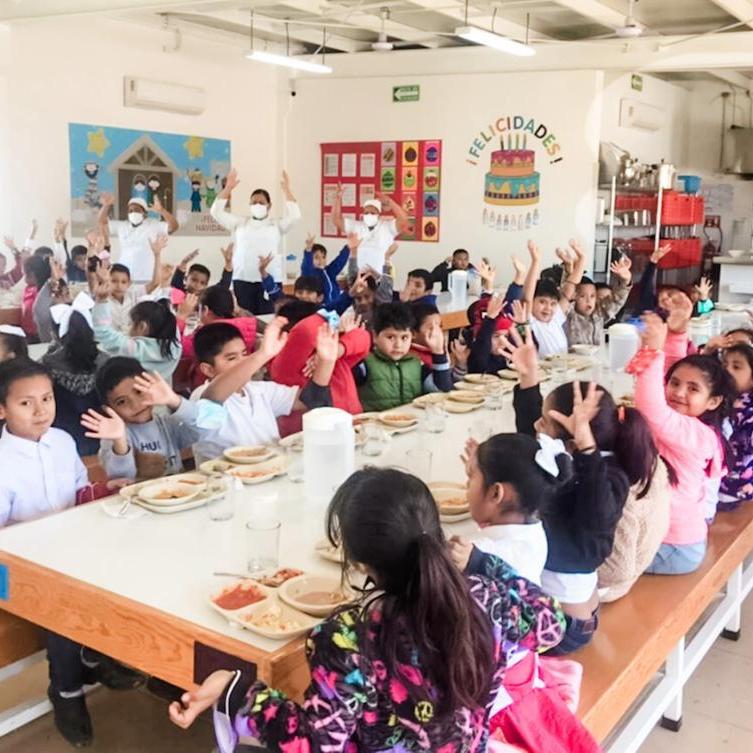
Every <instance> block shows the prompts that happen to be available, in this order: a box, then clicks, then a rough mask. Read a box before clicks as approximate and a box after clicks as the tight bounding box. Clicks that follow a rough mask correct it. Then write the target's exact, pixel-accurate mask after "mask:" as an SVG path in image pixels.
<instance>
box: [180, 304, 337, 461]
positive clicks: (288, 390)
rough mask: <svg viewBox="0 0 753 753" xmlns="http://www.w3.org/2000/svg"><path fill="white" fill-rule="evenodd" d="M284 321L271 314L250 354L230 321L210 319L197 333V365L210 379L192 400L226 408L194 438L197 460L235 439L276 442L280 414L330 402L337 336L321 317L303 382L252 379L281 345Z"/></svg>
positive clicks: (215, 453) (236, 442)
mask: <svg viewBox="0 0 753 753" xmlns="http://www.w3.org/2000/svg"><path fill="white" fill-rule="evenodd" d="M285 324H286V320H285V319H283V318H281V317H277V318H275V319H273V320H272V321H271V322H270V323H269V324H268V325H267V328H266V329H265V330H264V337H263V338H262V341H261V344H260V346H259V348H258V349H257V350H256V351H255V352H254V353H252V354H251V355H248V354H247V351H246V345H245V343H244V342H243V339H242V338H241V336H240V332H238V330H237V329H235V327H233V325H232V324H209V325H207V326H206V327H202V328H201V329H200V330H199V331H198V332H197V333H196V338H195V340H194V346H195V348H196V357H197V359H198V361H199V369H200V370H201V371H202V373H203V374H204V376H206V377H207V378H208V379H209V380H210V381H208V382H206V383H205V384H203V385H201V386H200V387H198V388H197V389H195V390H194V392H193V394H192V395H191V400H194V401H195V400H199V399H200V398H205V399H207V400H212V401H213V402H216V403H220V404H222V405H223V406H224V408H225V415H224V420H223V421H222V424H221V425H220V426H219V427H218V428H217V429H215V430H214V431H213V432H211V433H210V434H208V435H207V436H206V437H204V438H202V439H201V441H199V442H197V443H196V444H194V457H195V458H196V462H197V463H201V462H203V461H204V460H208V459H211V458H215V457H219V456H220V455H222V453H223V452H224V451H225V450H226V449H228V447H233V446H235V445H239V444H267V443H269V442H275V441H277V440H278V439H279V438H280V432H279V429H278V426H277V419H278V418H279V417H280V416H289V415H290V414H291V413H292V412H293V411H306V410H309V409H312V408H320V407H323V406H327V405H331V404H332V399H331V395H330V391H329V381H330V379H331V377H332V371H333V369H334V366H335V361H336V360H337V351H338V338H337V333H336V332H334V331H333V330H332V329H331V327H330V326H329V325H328V324H327V323H325V322H324V321H323V320H322V324H321V326H320V327H319V332H318V333H317V343H316V363H315V366H314V372H313V374H312V376H311V380H310V381H309V382H308V383H307V384H306V385H305V386H304V387H297V386H287V385H283V384H277V383H275V382H262V381H252V378H253V376H254V375H255V374H256V373H257V372H258V371H259V370H261V369H262V368H263V367H264V366H266V364H267V363H269V361H270V360H271V359H272V358H274V357H275V356H276V355H277V354H278V353H279V352H280V351H281V350H282V348H283V347H284V345H285V341H286V339H287V334H286V333H284V332H283V327H284V326H285Z"/></svg>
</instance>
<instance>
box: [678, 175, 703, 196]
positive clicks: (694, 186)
mask: <svg viewBox="0 0 753 753" xmlns="http://www.w3.org/2000/svg"><path fill="white" fill-rule="evenodd" d="M677 178H678V179H679V180H681V181H682V183H683V186H684V187H685V188H684V190H685V193H700V191H701V179H700V177H699V176H697V175H678V176H677Z"/></svg>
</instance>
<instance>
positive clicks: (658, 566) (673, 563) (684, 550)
mask: <svg viewBox="0 0 753 753" xmlns="http://www.w3.org/2000/svg"><path fill="white" fill-rule="evenodd" d="M705 555H706V542H705V541H702V542H701V543H700V544H682V545H680V546H677V545H675V544H662V545H661V546H660V547H659V551H658V552H657V553H656V556H655V557H654V561H653V562H652V563H651V564H650V565H649V566H648V568H647V569H646V572H647V573H649V574H651V575H685V574H686V573H692V572H694V571H695V570H697V569H698V568H699V567H700V566H701V562H703V558H704V556H705Z"/></svg>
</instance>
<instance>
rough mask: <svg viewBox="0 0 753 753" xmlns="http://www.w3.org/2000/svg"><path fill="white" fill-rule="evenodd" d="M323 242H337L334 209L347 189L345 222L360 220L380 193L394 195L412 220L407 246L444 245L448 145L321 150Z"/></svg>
mask: <svg viewBox="0 0 753 753" xmlns="http://www.w3.org/2000/svg"><path fill="white" fill-rule="evenodd" d="M321 154H322V179H321V210H322V225H321V234H322V235H323V236H328V237H334V236H337V234H338V233H337V230H336V228H335V224H334V222H333V221H332V205H333V204H334V201H335V195H336V192H337V184H338V183H340V184H342V187H343V203H342V213H343V217H344V218H351V219H356V218H359V217H360V213H361V207H362V206H363V203H364V202H365V201H368V199H373V198H375V197H376V196H377V194H379V193H385V194H389V195H390V196H391V197H392V198H393V199H394V200H395V201H396V202H397V203H398V204H400V205H401V206H402V207H403V209H405V211H406V212H407V213H408V216H409V217H410V220H411V222H410V228H409V230H408V232H407V233H404V234H403V235H401V236H400V240H404V241H428V242H431V243H436V242H437V241H439V228H440V224H439V213H440V187H441V180H442V142H441V141H440V140H438V139H433V140H416V141H363V142H361V141H358V142H350V143H343V142H339V143H331V144H321Z"/></svg>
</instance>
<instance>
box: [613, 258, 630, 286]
mask: <svg viewBox="0 0 753 753" xmlns="http://www.w3.org/2000/svg"><path fill="white" fill-rule="evenodd" d="M632 266H633V262H632V261H631V259H630V257H629V256H623V257H622V258H621V259H620V260H619V261H613V262H612V263H611V264H610V265H609V269H610V270H611V272H612V274H613V275H614V276H615V277H619V278H620V279H621V280H622V281H623V282H625V283H629V282H630V281H631V280H632V279H633V273H632V272H631V268H632Z"/></svg>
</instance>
